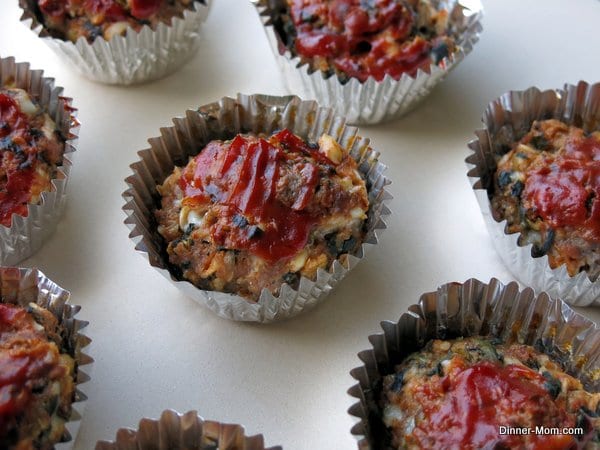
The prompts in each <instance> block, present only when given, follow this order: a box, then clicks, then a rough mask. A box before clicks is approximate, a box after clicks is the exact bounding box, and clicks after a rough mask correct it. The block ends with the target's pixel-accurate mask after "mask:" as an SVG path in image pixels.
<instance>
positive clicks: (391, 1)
mask: <svg viewBox="0 0 600 450" xmlns="http://www.w3.org/2000/svg"><path fill="white" fill-rule="evenodd" d="M287 3H288V15H287V16H286V17H285V20H284V22H285V23H284V24H283V29H284V31H285V34H286V37H287V45H288V46H289V47H290V49H291V50H292V52H293V53H294V54H297V55H298V56H300V58H302V60H303V61H304V62H307V63H309V64H310V66H311V68H312V69H313V70H321V71H324V72H335V73H337V74H338V76H340V78H342V79H348V78H357V79H359V80H360V81H361V82H364V81H366V80H367V79H368V78H369V77H372V78H374V79H375V80H376V81H381V80H383V78H384V77H385V75H389V76H391V77H392V78H394V79H399V78H400V77H401V76H402V74H404V73H406V74H408V75H410V76H415V75H416V73H417V70H418V69H427V68H428V67H429V66H430V65H431V64H438V63H440V62H441V61H442V60H443V58H444V57H446V56H448V55H450V54H452V53H454V52H455V51H456V45H455V43H454V40H453V39H452V38H451V37H450V36H449V35H448V11H447V10H445V9H436V8H435V7H434V6H433V4H432V3H431V2H430V1H428V0H409V1H399V0H367V1H364V0H287Z"/></svg>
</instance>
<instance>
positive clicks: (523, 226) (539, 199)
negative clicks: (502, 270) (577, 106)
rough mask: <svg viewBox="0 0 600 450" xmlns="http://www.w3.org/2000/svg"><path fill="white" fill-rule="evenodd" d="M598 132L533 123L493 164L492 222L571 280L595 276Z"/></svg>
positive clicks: (599, 244) (598, 258)
mask: <svg viewBox="0 0 600 450" xmlns="http://www.w3.org/2000/svg"><path fill="white" fill-rule="evenodd" d="M599 197H600V131H596V132H593V133H586V132H584V131H583V130H582V129H581V128H577V127H575V126H570V125H567V124H565V123H563V122H560V121H558V120H555V119H551V120H543V121H536V122H534V123H533V125H532V126H531V129H530V130H529V132H528V133H527V134H526V135H525V136H524V137H523V138H522V139H520V140H519V141H518V142H515V143H513V145H512V148H511V150H510V151H509V152H508V153H506V154H505V155H504V156H502V157H501V159H500V160H499V161H498V165H497V170H496V173H495V175H494V192H493V196H492V199H491V202H492V208H493V213H494V218H495V219H496V220H497V221H501V220H506V221H507V222H508V229H507V231H508V232H509V233H514V232H520V233H521V238H520V243H521V244H522V245H524V244H533V250H532V256H534V257H539V256H543V255H548V260H549V263H550V267H552V268H553V269H554V268H557V267H559V266H561V265H563V264H564V265H566V268H567V271H568V273H569V274H570V275H571V276H574V275H576V274H577V273H579V272H582V271H585V272H587V274H588V276H589V277H590V278H591V279H592V280H595V279H597V278H598V275H599V274H600V202H599V201H598V199H599Z"/></svg>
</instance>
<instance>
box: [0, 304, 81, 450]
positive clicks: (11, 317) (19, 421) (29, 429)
mask: <svg viewBox="0 0 600 450" xmlns="http://www.w3.org/2000/svg"><path fill="white" fill-rule="evenodd" d="M62 334H63V330H62V327H61V326H60V325H59V323H58V321H57V319H56V317H55V316H54V315H53V314H52V313H51V312H50V311H48V310H46V309H44V308H41V307H40V306H38V305H36V304H34V303H32V304H30V305H29V306H28V307H27V308H23V307H20V306H15V305H10V304H5V303H0V448H3V449H7V450H34V449H35V450H49V449H53V448H54V444H55V443H57V442H59V441H60V440H61V438H62V437H63V434H64V431H65V428H64V424H65V422H66V421H67V420H68V417H69V415H70V411H71V403H72V401H73V396H74V393H75V382H74V379H75V363H74V360H73V358H72V357H71V356H70V355H69V354H68V352H67V351H66V349H65V348H63V337H62Z"/></svg>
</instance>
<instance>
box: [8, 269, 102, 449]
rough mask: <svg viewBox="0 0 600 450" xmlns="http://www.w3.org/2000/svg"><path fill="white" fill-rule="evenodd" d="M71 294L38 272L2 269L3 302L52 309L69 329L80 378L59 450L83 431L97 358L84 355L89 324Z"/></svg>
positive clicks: (68, 444) (88, 342)
mask: <svg viewBox="0 0 600 450" xmlns="http://www.w3.org/2000/svg"><path fill="white" fill-rule="evenodd" d="M70 295H71V294H69V292H68V291H65V290H64V289H62V288H61V287H60V286H58V285H56V284H55V283H54V282H52V281H51V280H49V279H48V278H46V276H45V275H44V274H43V273H42V272H40V271H39V270H38V269H21V268H16V267H0V302H2V303H11V304H15V305H20V306H23V307H27V305H28V304H30V303H36V304H37V305H39V306H41V307H43V308H46V309H47V310H49V311H50V312H51V313H52V314H53V315H54V316H55V317H56V318H57V319H58V321H59V323H60V324H61V325H62V326H63V327H64V328H65V336H64V338H65V340H66V342H67V348H69V350H70V351H71V352H72V353H71V356H72V357H73V359H74V360H75V362H76V368H77V372H76V373H77V379H76V380H75V384H76V385H75V388H76V389H75V398H74V401H73V404H72V410H71V416H70V417H69V420H68V422H66V424H65V428H66V432H65V435H64V437H63V440H64V442H61V443H59V444H56V445H55V446H54V448H55V449H56V450H70V449H71V448H73V444H74V443H75V438H76V436H77V433H78V432H79V425H80V423H81V417H82V415H83V410H84V407H85V405H86V401H87V395H86V386H85V383H86V382H87V381H89V379H90V377H89V376H88V374H87V373H86V372H89V371H90V369H91V367H92V363H93V361H94V360H93V359H92V358H90V357H89V356H88V355H86V354H85V353H84V348H85V347H86V346H87V345H89V344H90V342H91V340H90V338H88V337H87V336H85V335H84V334H83V333H82V332H81V330H83V329H84V328H85V327H86V326H87V325H88V322H85V321H83V320H79V319H77V318H76V317H75V316H76V315H77V313H78V312H79V310H80V309H81V307H80V306H77V305H73V304H71V303H69V297H70Z"/></svg>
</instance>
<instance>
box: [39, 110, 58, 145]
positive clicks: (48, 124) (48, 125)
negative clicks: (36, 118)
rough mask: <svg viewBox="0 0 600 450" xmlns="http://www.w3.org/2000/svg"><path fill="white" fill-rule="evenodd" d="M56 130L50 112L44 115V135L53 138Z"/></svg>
mask: <svg viewBox="0 0 600 450" xmlns="http://www.w3.org/2000/svg"><path fill="white" fill-rule="evenodd" d="M55 130H56V125H54V121H53V120H52V119H51V118H50V116H49V115H48V114H46V115H45V116H44V125H42V132H43V133H44V136H46V137H47V138H48V139H52V138H53V137H54V131H55Z"/></svg>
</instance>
